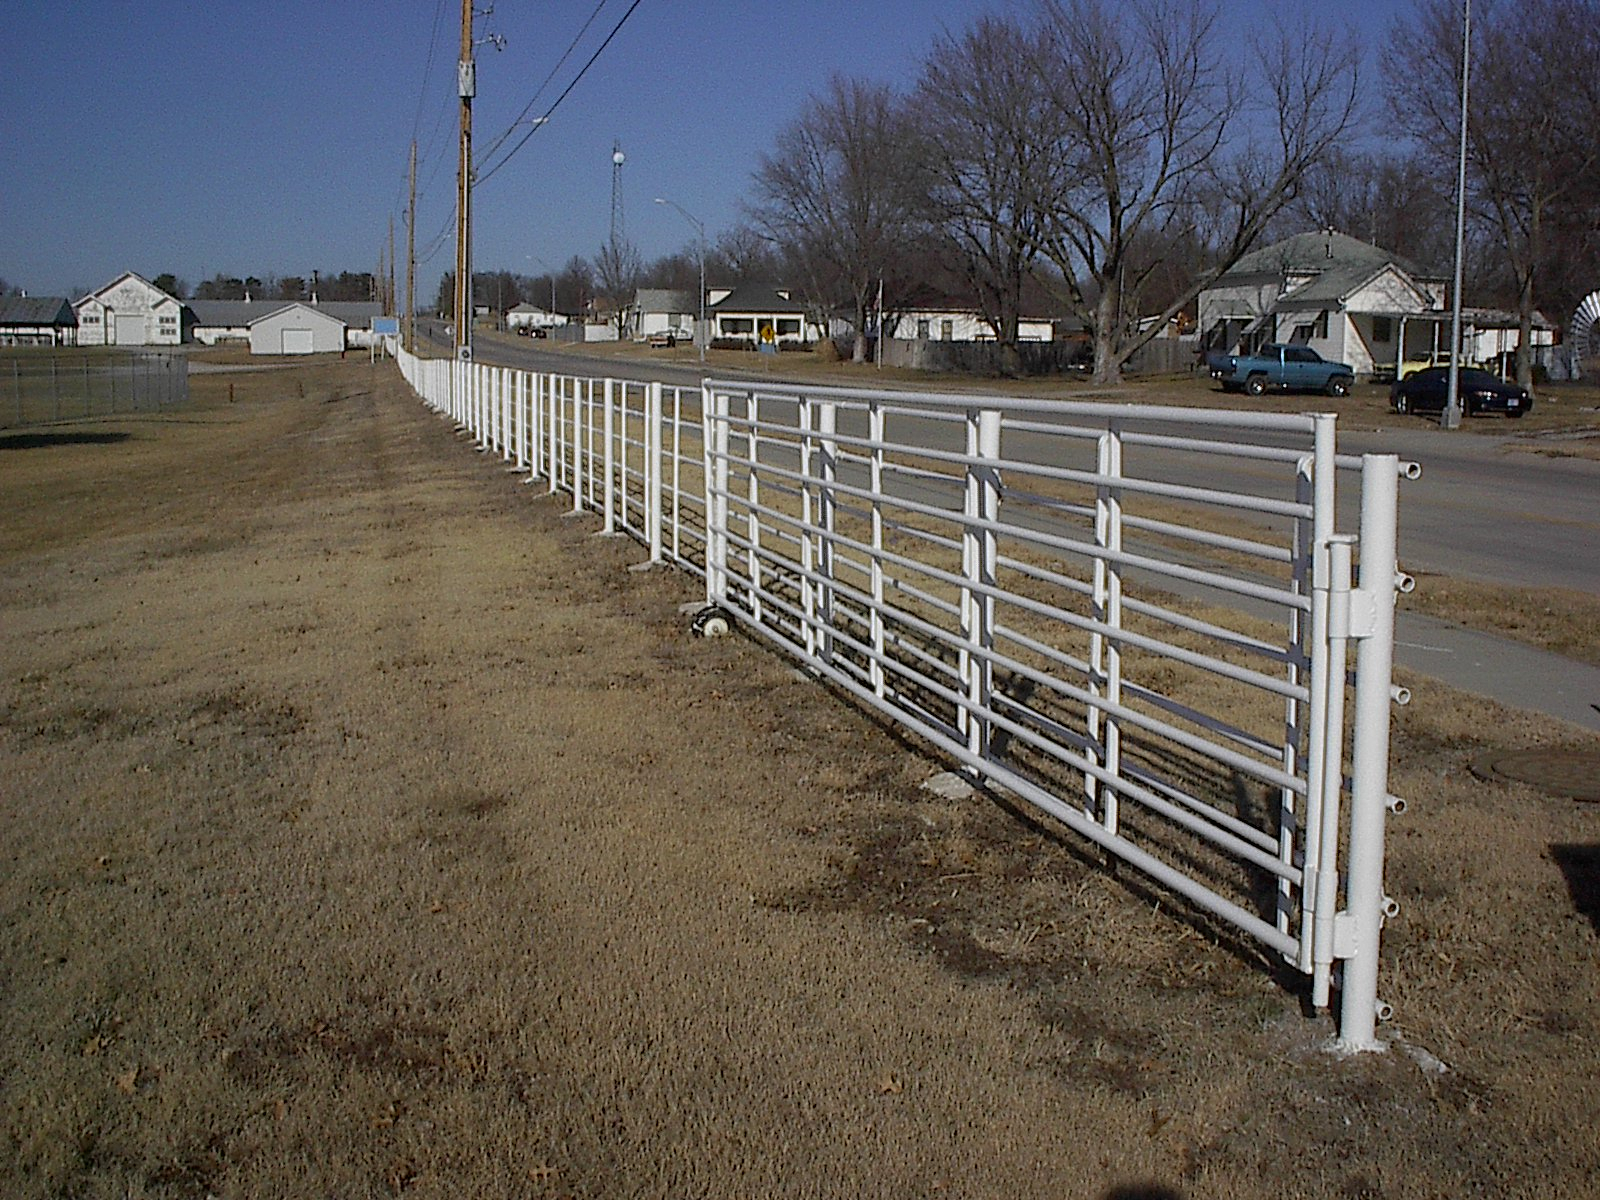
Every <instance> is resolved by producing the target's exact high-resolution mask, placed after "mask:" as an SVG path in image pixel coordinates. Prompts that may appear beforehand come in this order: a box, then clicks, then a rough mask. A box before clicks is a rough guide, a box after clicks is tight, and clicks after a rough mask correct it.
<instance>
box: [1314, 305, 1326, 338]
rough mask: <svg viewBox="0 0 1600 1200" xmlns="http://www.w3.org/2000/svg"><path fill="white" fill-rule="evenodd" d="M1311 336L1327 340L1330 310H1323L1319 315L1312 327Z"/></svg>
mask: <svg viewBox="0 0 1600 1200" xmlns="http://www.w3.org/2000/svg"><path fill="white" fill-rule="evenodd" d="M1311 336H1312V337H1318V338H1325V337H1327V336H1328V310H1327V309H1323V310H1322V311H1321V312H1319V313H1318V314H1317V319H1316V322H1315V323H1314V324H1313V325H1312V326H1311Z"/></svg>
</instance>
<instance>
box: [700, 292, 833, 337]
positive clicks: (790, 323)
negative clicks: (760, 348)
mask: <svg viewBox="0 0 1600 1200" xmlns="http://www.w3.org/2000/svg"><path fill="white" fill-rule="evenodd" d="M706 299H707V300H708V301H709V302H710V305H711V307H710V309H709V310H708V313H707V319H708V320H709V321H710V322H711V329H712V334H711V335H712V337H714V338H743V339H748V340H749V341H750V342H751V343H752V344H754V343H756V342H761V343H765V344H767V345H774V344H782V343H785V342H790V343H797V344H798V343H804V342H814V341H818V340H820V339H821V338H822V337H824V336H825V334H824V331H823V330H822V329H821V327H819V326H818V325H817V324H816V322H814V321H812V320H810V319H809V318H808V317H807V316H806V307H805V305H803V304H801V303H800V302H799V301H797V300H791V299H790V298H789V292H788V291H787V289H784V288H776V287H772V286H771V285H769V284H756V283H746V284H741V285H740V286H739V287H736V288H732V289H729V288H711V289H709V290H708V292H707V294H706Z"/></svg>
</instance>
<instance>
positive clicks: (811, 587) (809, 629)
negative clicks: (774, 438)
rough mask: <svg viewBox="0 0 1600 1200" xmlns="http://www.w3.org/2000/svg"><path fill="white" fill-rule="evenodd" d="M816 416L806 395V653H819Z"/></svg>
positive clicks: (799, 427)
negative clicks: (814, 467)
mask: <svg viewBox="0 0 1600 1200" xmlns="http://www.w3.org/2000/svg"><path fill="white" fill-rule="evenodd" d="M814 418H815V413H814V407H813V404H812V400H811V397H810V396H802V397H801V398H800V403H799V405H798V407H797V409H796V412H795V424H796V433H797V434H798V438H799V449H800V572H801V573H800V612H801V614H802V615H801V621H802V623H803V626H804V628H803V629H802V630H801V633H802V635H803V636H802V639H801V640H802V642H803V643H804V645H805V648H806V654H807V655H808V656H811V657H815V656H816V653H817V585H816V584H815V583H814V582H813V581H812V579H811V574H812V572H814V571H815V570H816V569H817V542H816V538H815V537H813V536H812V533H811V531H812V530H813V529H815V528H816V523H815V522H816V515H817V513H816V510H817V503H818V497H817V485H816V474H815V472H814V470H813V469H812V464H813V463H814V462H815V461H816V458H817V452H816V440H815V438H814V436H813V430H814V429H815V427H816V425H815V419H814Z"/></svg>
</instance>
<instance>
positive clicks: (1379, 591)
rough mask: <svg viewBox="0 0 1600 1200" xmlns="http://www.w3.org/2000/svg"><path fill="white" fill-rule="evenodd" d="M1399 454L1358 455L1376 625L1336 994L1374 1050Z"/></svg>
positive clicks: (1362, 653)
mask: <svg viewBox="0 0 1600 1200" xmlns="http://www.w3.org/2000/svg"><path fill="white" fill-rule="evenodd" d="M1399 480H1400V461H1399V459H1398V458H1397V457H1396V456H1395V455H1393V454H1367V455H1363V456H1362V460H1361V533H1360V537H1361V591H1362V593H1363V594H1364V596H1366V597H1367V598H1368V599H1369V601H1370V602H1371V604H1372V607H1373V612H1372V613H1371V618H1372V627H1371V628H1370V629H1369V630H1367V631H1366V633H1367V636H1365V637H1363V638H1361V640H1360V641H1359V642H1357V644H1356V695H1355V721H1354V725H1355V729H1354V735H1355V736H1354V739H1353V742H1352V746H1351V762H1350V775H1351V787H1350V867H1349V870H1348V872H1347V879H1346V883H1345V905H1346V908H1347V909H1348V911H1349V917H1350V923H1351V935H1352V944H1351V946H1350V947H1349V949H1350V957H1348V958H1347V959H1346V960H1345V963H1344V980H1343V987H1342V989H1341V994H1340V997H1339V1042H1340V1045H1341V1047H1342V1048H1344V1049H1346V1050H1373V1049H1377V1047H1378V1041H1377V1037H1376V1032H1377V1031H1376V1026H1377V1020H1378V943H1379V940H1380V938H1381V936H1382V931H1383V910H1384V904H1385V899H1384V894H1383V855H1384V834H1385V829H1384V825H1385V823H1386V822H1387V820H1388V814H1389V807H1388V806H1389V720H1390V704H1391V703H1392V688H1393V683H1394V680H1393V672H1394V607H1395V594H1396V583H1395V577H1396V572H1397V570H1398V567H1397V564H1396V560H1395V554H1396V545H1395V542H1396V532H1397V531H1396V526H1397V520H1398V500H1399Z"/></svg>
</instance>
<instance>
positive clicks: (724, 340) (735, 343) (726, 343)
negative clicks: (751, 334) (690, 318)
mask: <svg viewBox="0 0 1600 1200" xmlns="http://www.w3.org/2000/svg"><path fill="white" fill-rule="evenodd" d="M711 348H712V349H713V350H754V349H755V348H756V340H755V338H747V337H719V338H712V339H711Z"/></svg>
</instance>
